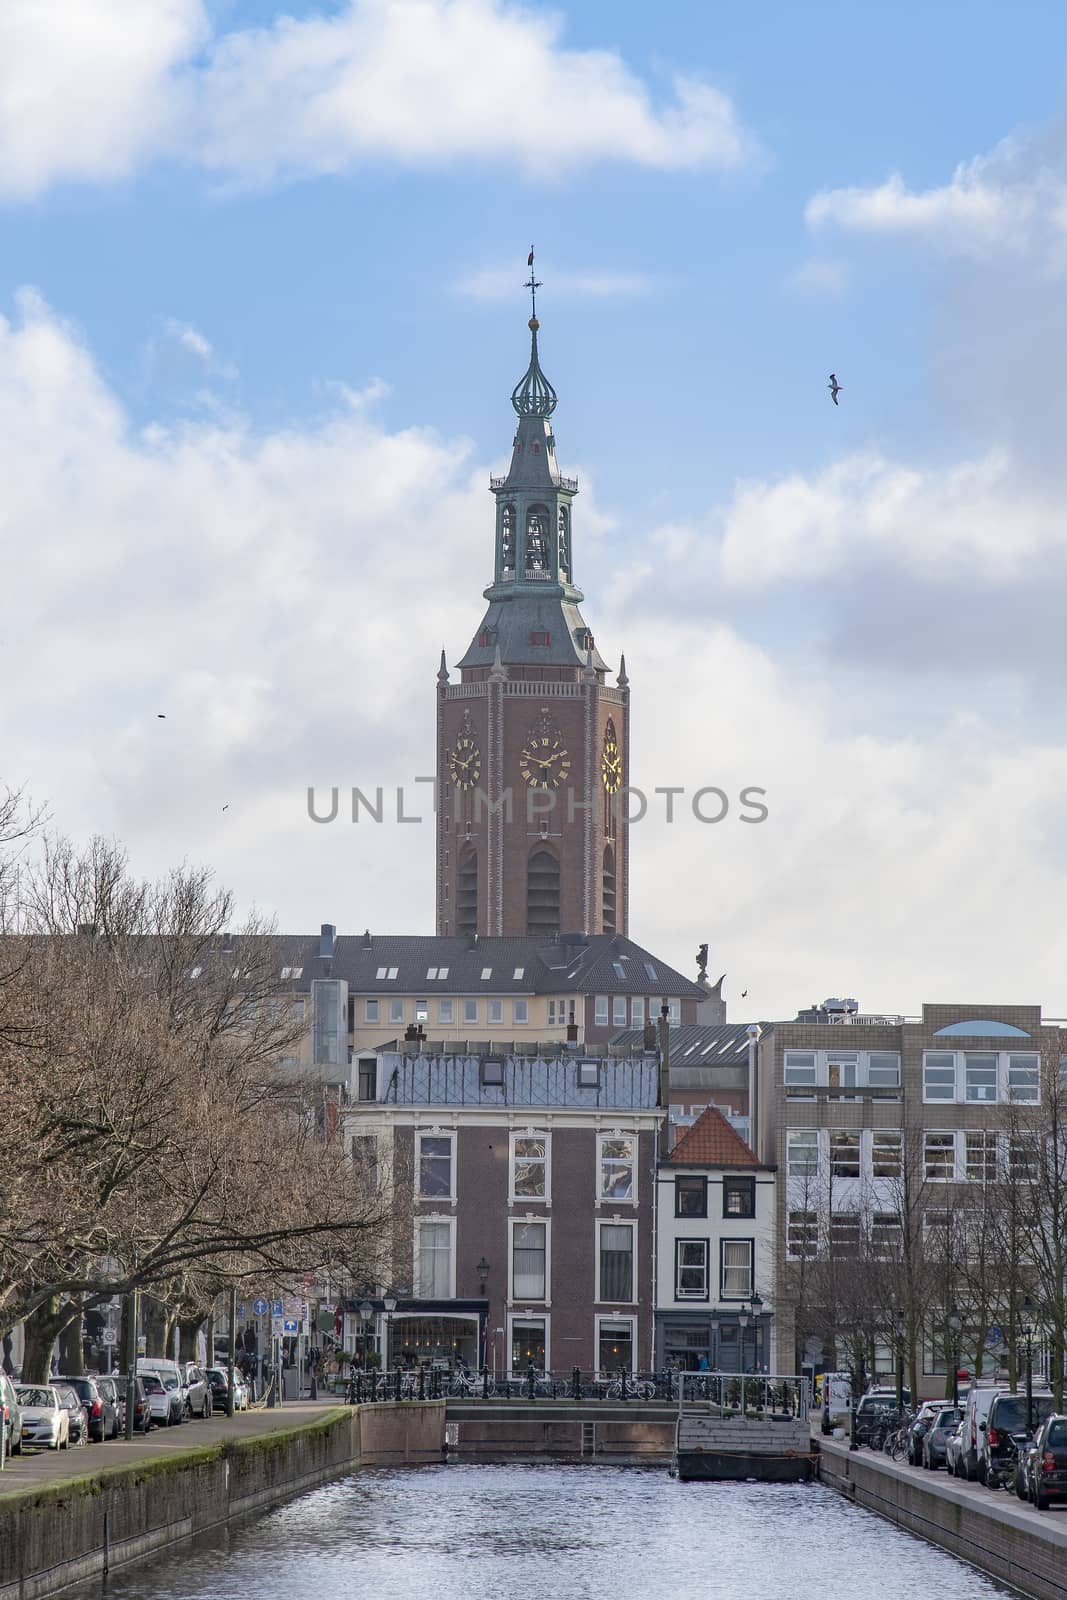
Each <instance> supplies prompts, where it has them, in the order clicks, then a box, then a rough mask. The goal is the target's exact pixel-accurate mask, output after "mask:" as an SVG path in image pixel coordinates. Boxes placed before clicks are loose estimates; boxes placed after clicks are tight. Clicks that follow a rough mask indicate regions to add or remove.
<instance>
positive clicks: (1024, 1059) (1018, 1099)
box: [1003, 1050, 1041, 1106]
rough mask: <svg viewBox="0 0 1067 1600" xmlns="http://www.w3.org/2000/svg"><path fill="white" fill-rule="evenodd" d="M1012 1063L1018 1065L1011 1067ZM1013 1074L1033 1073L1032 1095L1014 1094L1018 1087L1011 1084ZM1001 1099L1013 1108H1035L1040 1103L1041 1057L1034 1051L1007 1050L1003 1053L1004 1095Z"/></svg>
mask: <svg viewBox="0 0 1067 1600" xmlns="http://www.w3.org/2000/svg"><path fill="white" fill-rule="evenodd" d="M1014 1062H1018V1063H1020V1065H1017V1066H1016V1065H1013V1063H1014ZM1013 1072H1020V1073H1022V1072H1025V1073H1027V1074H1029V1073H1033V1074H1034V1080H1033V1084H1032V1086H1028V1087H1032V1088H1033V1091H1034V1092H1033V1094H1016V1093H1015V1092H1014V1091H1015V1090H1016V1088H1017V1087H1018V1085H1017V1084H1014V1083H1013V1082H1012V1073H1013ZM1003 1098H1004V1099H1005V1100H1006V1101H1007V1102H1008V1104H1009V1105H1013V1106H1036V1105H1040V1103H1041V1057H1040V1055H1039V1054H1038V1052H1037V1051H1036V1050H1009V1051H1007V1052H1005V1060H1004V1095H1003Z"/></svg>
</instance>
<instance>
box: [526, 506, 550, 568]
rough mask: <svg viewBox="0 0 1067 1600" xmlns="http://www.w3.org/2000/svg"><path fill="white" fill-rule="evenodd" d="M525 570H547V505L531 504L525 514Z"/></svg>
mask: <svg viewBox="0 0 1067 1600" xmlns="http://www.w3.org/2000/svg"><path fill="white" fill-rule="evenodd" d="M526 571H527V572H528V573H530V572H547V571H548V508H547V506H531V507H530V509H529V512H528V513H527V516H526Z"/></svg>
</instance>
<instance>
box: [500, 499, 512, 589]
mask: <svg viewBox="0 0 1067 1600" xmlns="http://www.w3.org/2000/svg"><path fill="white" fill-rule="evenodd" d="M500 566H501V569H502V573H503V576H504V577H505V578H510V577H512V576H513V575H514V572H515V507H514V506H505V507H504V509H503V511H502V512H501V515H500Z"/></svg>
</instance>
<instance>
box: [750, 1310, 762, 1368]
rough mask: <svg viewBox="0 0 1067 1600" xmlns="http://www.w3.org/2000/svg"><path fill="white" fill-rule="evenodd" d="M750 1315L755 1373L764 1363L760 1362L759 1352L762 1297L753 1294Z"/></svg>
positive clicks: (760, 1345) (760, 1344)
mask: <svg viewBox="0 0 1067 1600" xmlns="http://www.w3.org/2000/svg"><path fill="white" fill-rule="evenodd" d="M749 1310H750V1311H751V1313H752V1365H753V1367H754V1368H755V1370H756V1371H757V1372H761V1371H762V1370H763V1366H764V1363H763V1362H762V1361H761V1360H760V1350H761V1347H762V1344H763V1325H762V1323H761V1322H760V1318H761V1317H762V1315H763V1296H762V1295H761V1294H754V1295H753V1296H752V1299H751V1301H750V1302H749Z"/></svg>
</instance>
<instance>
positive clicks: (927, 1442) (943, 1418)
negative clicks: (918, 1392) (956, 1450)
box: [920, 1406, 963, 1472]
mask: <svg viewBox="0 0 1067 1600" xmlns="http://www.w3.org/2000/svg"><path fill="white" fill-rule="evenodd" d="M962 1416H963V1410H962V1408H961V1407H960V1406H942V1407H941V1409H940V1410H939V1411H935V1412H934V1414H933V1416H932V1417H931V1419H930V1422H929V1425H928V1427H927V1429H926V1432H925V1434H924V1435H923V1441H922V1454H921V1458H920V1464H921V1465H922V1466H924V1467H925V1468H926V1469H927V1471H929V1472H936V1471H937V1469H938V1467H943V1466H944V1465H945V1461H946V1456H945V1450H946V1446H947V1445H948V1436H949V1434H950V1433H955V1431H956V1429H957V1427H958V1426H959V1422H960V1418H961V1417H962Z"/></svg>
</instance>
